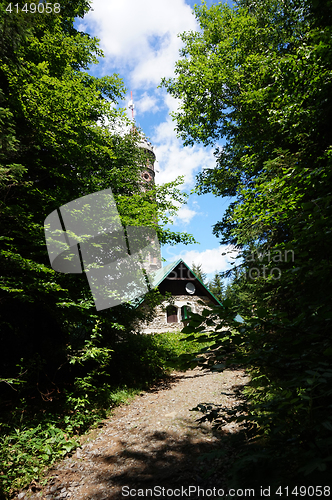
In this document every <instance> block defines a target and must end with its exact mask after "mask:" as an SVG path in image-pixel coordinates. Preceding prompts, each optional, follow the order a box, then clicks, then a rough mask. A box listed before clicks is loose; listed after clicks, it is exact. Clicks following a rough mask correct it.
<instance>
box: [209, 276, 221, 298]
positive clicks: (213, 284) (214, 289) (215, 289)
mask: <svg viewBox="0 0 332 500" xmlns="http://www.w3.org/2000/svg"><path fill="white" fill-rule="evenodd" d="M209 290H210V292H211V293H212V294H213V295H214V296H215V297H216V298H217V299H218V300H219V302H222V300H223V297H224V282H223V279H222V276H221V274H220V273H215V275H214V278H213V280H211V281H210V282H209Z"/></svg>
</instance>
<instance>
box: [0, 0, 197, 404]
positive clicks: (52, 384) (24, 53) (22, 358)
mask: <svg viewBox="0 0 332 500" xmlns="http://www.w3.org/2000/svg"><path fill="white" fill-rule="evenodd" d="M5 7H6V6H5V5H4V4H1V5H0V23H1V24H0V30H1V31H0V32H1V42H0V57H1V60H2V66H1V70H0V105H1V108H0V125H1V136H0V138H1V150H0V196H1V198H0V211H1V222H0V229H1V235H2V236H1V244H2V248H1V253H0V266H1V281H0V307H1V345H2V359H3V360H4V364H3V372H2V377H3V378H4V379H11V380H12V379H13V380H14V379H15V378H17V377H18V374H19V373H25V376H24V380H25V382H24V383H23V382H22V383H21V386H22V388H23V386H24V388H25V389H24V390H25V391H26V392H25V394H28V395H29V396H31V395H33V396H37V397H39V398H40V397H41V395H42V394H48V393H50V392H52V393H53V392H54V391H55V392H56V391H57V389H56V388H59V387H60V386H61V384H62V383H64V381H65V382H66V383H68V384H69V383H72V382H73V380H76V382H77V387H79V390H78V394H80V393H84V394H86V393H89V394H90V396H91V398H90V403H91V404H93V401H94V400H95V399H96V398H98V397H99V396H100V395H101V394H102V391H101V390H100V391H99V392H98V393H97V392H96V390H95V387H96V385H95V384H97V385H98V380H99V383H100V386H102V384H103V381H105V377H106V375H107V369H106V368H105V366H106V365H107V363H108V364H109V363H110V353H111V351H112V350H113V349H114V344H115V343H116V341H117V340H118V339H119V338H122V337H123V336H124V335H125V334H126V333H129V332H131V331H135V329H136V328H137V321H138V319H139V318H140V317H141V316H142V314H143V313H142V312H139V311H137V309H135V307H134V306H133V305H130V304H124V305H121V306H118V307H115V308H112V309H111V310H105V311H102V312H100V313H99V314H96V310H95V307H94V303H93V300H92V295H91V292H90V289H89V287H88V283H87V280H86V277H85V276H84V275H70V274H60V273H57V272H55V271H54V270H53V269H52V268H51V267H50V264H49V259H48V254H47V249H46V245H45V238H44V220H45V218H46V217H47V215H48V214H50V213H51V212H53V211H54V210H56V209H57V208H58V207H60V206H61V205H63V204H66V203H68V202H69V201H72V200H74V199H76V198H80V197H82V196H84V195H87V194H90V193H93V192H97V191H100V190H103V189H106V188H109V187H111V188H112V191H113V194H114V196H115V199H116V201H117V207H118V210H119V213H120V216H121V219H122V222H123V224H131V225H136V226H141V225H143V226H152V227H154V228H156V229H157V230H158V233H159V236H160V239H161V241H162V242H169V243H171V244H172V243H174V242H178V241H182V242H190V241H192V238H191V236H190V235H187V234H184V233H175V232H171V231H168V230H165V231H163V229H162V227H161V225H160V226H159V225H158V222H159V221H161V222H163V223H164V222H165V220H167V212H170V213H172V212H174V210H175V207H174V204H173V203H172V202H170V201H168V200H167V198H166V192H167V190H168V189H169V190H170V192H171V193H172V196H174V199H175V200H177V201H180V202H183V201H185V196H184V195H183V194H181V192H180V190H179V189H178V187H177V186H178V184H179V182H178V181H176V182H173V183H170V184H168V185H166V186H164V187H161V188H155V189H154V191H153V192H146V193H144V192H142V191H141V186H140V173H141V170H142V169H143V167H144V164H145V162H146V157H145V154H144V151H142V149H140V148H139V147H138V146H137V143H138V142H139V140H140V138H139V133H138V132H137V133H136V134H135V133H125V132H121V131H119V130H120V128H121V126H122V128H123V129H124V130H125V126H126V125H128V123H127V122H126V120H125V117H124V110H121V109H119V108H118V103H119V101H120V100H121V99H122V98H123V97H124V92H125V88H124V86H123V82H122V80H121V79H120V77H119V76H118V75H112V76H106V77H103V78H95V77H92V76H91V75H90V74H89V73H88V72H87V70H88V68H89V66H90V64H93V63H96V62H97V60H98V57H99V56H101V55H102V52H101V50H100V49H99V47H98V40H97V39H96V38H92V37H90V36H89V35H88V34H86V33H82V32H79V31H77V30H76V29H75V27H74V18H75V17H77V16H80V17H83V15H84V14H85V13H86V12H87V11H88V10H89V2H86V1H84V0H74V1H70V2H69V1H68V0H65V1H64V2H62V3H61V12H60V14H49V15H48V14H47V15H46V14H45V15H41V14H38V15H32V14H31V15H30V14H26V13H24V12H22V11H21V10H20V9H19V12H18V13H17V12H16V11H15V12H12V13H11V14H10V13H9V12H6V10H5ZM142 207H143V208H144V210H142ZM152 214H153V216H152ZM156 295H157V294H155V293H152V292H151V293H150V300H151V304H154V303H155V302H156V300H157V299H156ZM97 324H98V327H97ZM96 332H97V333H96ZM106 361H107V362H106ZM17 365H20V367H18V366H17ZM81 365H82V366H84V367H85V368H86V371H85V372H84V369H85V368H82V366H81ZM78 372H79V373H80V377H78ZM87 373H90V375H89V377H90V378H89V384H90V385H89V384H87V383H85V382H84V383H83V382H82V380H83V379H84V380H85V378H84V377H85V376H87V375H86V374H87ZM75 377H76V379H75ZM77 377H78V378H77ZM106 378H107V377H106ZM78 380H80V381H81V382H78ZM17 382H20V380H18V379H17ZM61 387H63V386H61ZM2 389H3V395H4V397H5V398H6V397H7V399H8V397H9V399H10V398H11V397H12V396H13V392H12V389H11V388H10V387H9V386H8V385H6V386H4V385H3V384H2ZM22 390H23V389H22ZM89 391H90V392H89ZM59 392H60V393H61V394H62V395H63V392H61V391H60V390H59ZM106 392H107V391H106ZM8 395H9V396H8ZM16 396H17V399H18V400H19V398H20V397H22V392H18V393H17V394H16Z"/></svg>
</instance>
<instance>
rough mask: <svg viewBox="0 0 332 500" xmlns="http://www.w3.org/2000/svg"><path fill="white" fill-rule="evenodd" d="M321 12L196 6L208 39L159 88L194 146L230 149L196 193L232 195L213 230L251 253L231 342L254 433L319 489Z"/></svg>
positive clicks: (195, 43) (279, 4)
mask: <svg viewBox="0 0 332 500" xmlns="http://www.w3.org/2000/svg"><path fill="white" fill-rule="evenodd" d="M319 9H320V7H318V3H317V2H314V1H309V0H308V1H306V0H286V1H281V0H264V1H262V2H249V1H242V0H240V1H238V2H236V6H235V7H234V8H230V7H228V6H226V5H222V4H218V5H213V6H212V7H211V8H209V9H208V8H207V7H206V5H202V6H200V7H196V8H195V13H196V17H197V20H198V22H199V24H200V28H201V31H200V32H189V33H185V34H183V35H182V39H183V41H184V48H183V50H182V52H181V56H182V57H181V59H180V60H179V61H178V63H177V65H176V78H174V79H170V80H164V81H163V85H164V86H165V87H166V88H167V90H168V91H169V92H170V94H171V95H173V96H174V97H176V98H179V99H180V100H181V101H180V102H181V104H180V107H179V110H178V111H177V112H175V113H174V114H173V117H174V119H175V120H176V126H177V130H178V133H179V135H180V136H181V137H182V138H183V139H184V141H185V143H186V144H193V143H194V142H195V141H201V142H202V143H203V144H205V145H208V144H216V143H218V141H219V140H220V139H221V138H222V137H224V138H225V140H226V144H225V146H223V147H219V148H218V147H216V151H215V155H216V167H215V168H214V169H209V170H204V171H203V172H202V173H201V174H199V176H198V178H197V186H196V191H197V192H198V193H199V194H204V193H206V192H212V193H214V194H215V195H217V196H233V197H235V198H236V200H235V201H234V202H233V203H232V204H231V205H230V207H229V208H228V210H227V211H226V214H225V215H224V217H223V219H222V220H221V221H219V222H217V223H216V225H215V226H214V233H215V234H216V235H217V236H218V237H220V240H221V242H222V243H228V244H233V245H235V246H236V247H237V248H238V249H239V250H240V256H241V257H242V264H240V265H239V266H236V267H235V269H234V273H233V274H234V287H233V289H234V290H235V289H237V291H239V292H240V291H241V292H242V297H243V298H245V297H246V299H245V300H247V302H250V307H248V305H247V306H245V305H244V304H243V307H242V310H241V308H240V310H239V311H238V312H240V314H241V316H243V317H246V323H245V325H244V326H242V327H241V328H239V327H238V328H237V331H238V332H239V333H240V335H238V336H236V337H234V338H233V341H232V342H230V340H229V338H225V339H224V341H223V342H224V345H225V346H228V348H229V349H230V350H231V351H232V352H233V353H235V352H237V354H236V356H238V358H237V359H240V358H241V359H242V362H245V363H246V365H247V366H251V367H253V368H254V371H253V372H252V373H253V382H252V385H253V387H254V389H253V390H252V392H250V393H249V395H250V398H249V403H250V404H249V409H248V410H247V411H248V413H249V415H251V417H250V418H249V420H250V422H251V423H252V427H251V429H250V432H252V433H253V435H255V436H256V438H257V436H259V435H263V434H264V435H265V436H268V438H269V440H268V441H267V443H268V444H269V447H267V449H266V451H265V454H266V457H267V458H268V457H270V463H271V462H273V461H274V462H278V460H279V457H283V460H284V462H285V463H287V464H288V465H290V464H292V467H293V469H292V470H294V467H295V469H296V470H297V471H299V472H302V473H303V472H304V473H306V474H308V473H313V475H312V476H311V480H313V481H315V480H317V481H318V482H319V480H321V479H319V478H320V476H319V473H320V471H322V472H324V471H325V470H326V469H327V467H328V465H329V461H330V460H331V456H332V450H331V447H330V444H328V441H327V439H328V433H329V431H328V430H327V427H330V426H332V422H330V417H329V416H328V414H327V413H326V411H325V410H324V408H327V406H328V405H329V404H331V393H330V390H329V382H328V381H329V378H330V376H331V375H332V366H331V353H332V346H331V338H330V333H329V332H330V330H331V320H332V310H331V278H330V277H331V261H330V257H329V253H330V250H329V249H330V247H331V243H332V241H331V232H330V229H329V226H330V220H331V215H332V214H331V203H330V201H331V192H330V182H331V132H330V127H329V126H328V123H330V122H331V118H332V116H331V115H332V99H331V95H332V94H331V90H332V79H331V74H332V73H331V70H332V67H331V65H332V62H331V61H332V58H331V55H332V54H331V45H330V43H329V39H330V36H331V31H332V27H331V23H330V20H331V14H332V9H331V2H328V1H326V2H323V10H324V13H325V14H324V16H323V15H322V14H321V12H319ZM236 287H237V288H236ZM233 297H234V294H233ZM226 309H227V308H226ZM221 314H224V313H221ZM227 321H228V320H227ZM232 325H233V328H234V329H236V325H235V324H234V323H232ZM220 338H221V339H222V338H223V334H222V333H220ZM236 346H237V347H236ZM240 353H241V355H240ZM244 353H246V354H245V356H243V354H244ZM323 373H325V376H326V377H325V378H324V377H323V376H322V374H323ZM255 384H256V386H255ZM255 387H256V388H255ZM258 388H259V389H258ZM257 391H258V392H257ZM327 419H328V423H326V422H327ZM289 442H292V443H293V447H292V449H289V446H288V445H287V443H289ZM252 450H253V449H252ZM273 457H274V458H273ZM276 457H278V458H277V460H276ZM257 460H258V458H257ZM268 462H269V460H267V461H266V463H268ZM246 463H247V462H246ZM277 466H278V467H279V466H280V463H278V464H277ZM276 470H278V469H277V468H276ZM284 473H285V470H284ZM276 474H279V476H278V477H276V478H275V481H276V483H278V480H279V479H280V477H281V473H279V472H277V473H276ZM285 474H286V473H285ZM327 474H328V473H327ZM315 475H317V477H316V476H315ZM294 476H295V472H294V473H293V479H292V481H294ZM285 477H287V474H286V475H285ZM271 482H272V480H271ZM317 484H318V483H317Z"/></svg>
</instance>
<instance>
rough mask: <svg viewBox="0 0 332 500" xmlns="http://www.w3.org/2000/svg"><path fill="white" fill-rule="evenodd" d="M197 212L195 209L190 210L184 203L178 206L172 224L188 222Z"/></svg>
mask: <svg viewBox="0 0 332 500" xmlns="http://www.w3.org/2000/svg"><path fill="white" fill-rule="evenodd" d="M198 213H199V212H196V211H195V210H191V208H188V207H186V206H185V205H184V206H182V207H181V208H179V211H178V213H177V216H176V218H175V221H174V224H175V225H179V224H189V223H190V221H191V219H192V218H193V217H195V215H197V214H198Z"/></svg>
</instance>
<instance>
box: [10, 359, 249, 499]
mask: <svg viewBox="0 0 332 500" xmlns="http://www.w3.org/2000/svg"><path fill="white" fill-rule="evenodd" d="M247 381H248V378H247V377H246V375H245V373H244V372H242V371H239V370H236V371H233V370H227V371H225V372H223V373H210V372H202V371H200V370H198V369H195V370H189V371H187V372H185V373H173V374H172V376H171V378H170V379H169V381H167V382H164V383H162V384H159V385H158V386H156V387H155V388H152V389H150V390H149V391H147V392H144V393H142V394H141V395H139V396H136V398H135V399H134V400H133V401H132V402H131V404H130V405H124V406H121V407H119V408H116V409H115V411H114V413H113V415H112V417H110V418H109V419H107V420H106V421H105V422H104V426H103V428H102V429H99V430H98V433H97V431H95V433H94V434H92V435H90V436H88V437H87V439H86V441H85V442H84V444H82V447H81V448H79V449H77V451H76V453H75V454H74V455H73V456H72V457H70V458H67V459H66V460H64V461H63V462H61V463H59V464H57V466H56V467H54V468H53V469H52V470H51V471H50V473H49V479H48V482H47V484H46V486H44V487H43V488H42V489H40V488H39V487H35V488H32V489H30V490H29V491H28V492H21V493H20V494H19V495H18V497H16V498H18V499H19V500H23V499H28V498H29V499H30V500H37V499H46V500H60V499H64V498H70V499H71V500H108V499H118V498H119V499H120V498H135V497H136V498H139V497H141V498H142V497H143V498H159V497H163V496H164V498H167V496H170V492H169V495H166V493H165V495H163V494H162V493H163V491H162V488H165V490H164V491H166V492H167V489H171V490H172V491H174V490H176V493H177V492H179V491H180V492H181V490H179V488H180V489H181V488H185V487H188V486H190V485H191V486H194V485H196V486H197V485H198V486H201V487H206V488H213V487H225V474H226V471H227V466H228V462H229V460H231V459H232V458H233V455H234V451H233V450H232V449H231V448H230V449H228V448H227V444H223V435H225V433H226V434H227V433H233V432H236V431H237V428H236V426H234V425H233V426H228V427H226V428H224V430H223V433H220V432H219V433H216V432H215V431H213V430H212V427H211V424H209V423H203V424H199V423H197V422H196V420H197V418H198V417H199V416H200V415H201V414H199V413H197V412H192V411H190V409H192V408H193V407H195V406H196V405H197V404H199V403H219V404H220V403H222V404H223V405H225V406H228V407H231V406H232V405H234V403H235V396H234V393H233V391H234V388H235V387H238V386H243V385H244V384H245V383H246V382H247ZM223 446H224V452H225V455H224V457H223V458H216V459H215V460H213V461H212V462H211V461H207V460H206V459H205V458H204V454H205V453H208V452H211V451H213V450H216V449H219V448H222V447H223ZM214 469H215V472H214ZM208 475H209V477H207V476H208ZM159 493H160V494H159ZM176 493H175V495H176ZM181 496H182V495H181ZM191 498H195V496H194V495H191Z"/></svg>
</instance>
